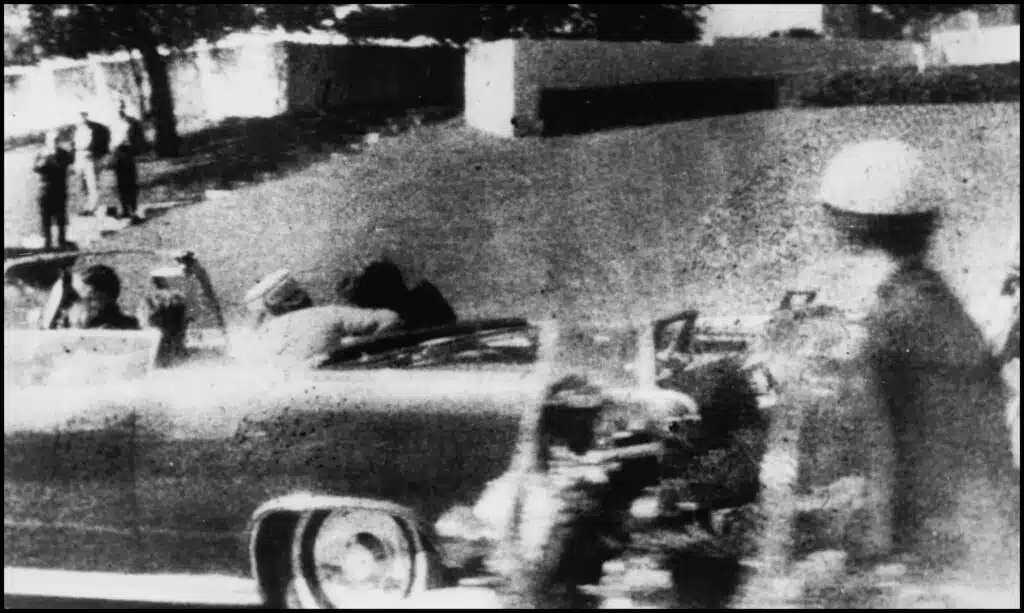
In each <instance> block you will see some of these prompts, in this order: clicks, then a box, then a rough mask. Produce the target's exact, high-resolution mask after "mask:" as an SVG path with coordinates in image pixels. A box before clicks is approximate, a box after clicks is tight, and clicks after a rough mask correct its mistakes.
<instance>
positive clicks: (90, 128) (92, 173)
mask: <svg viewBox="0 0 1024 613" xmlns="http://www.w3.org/2000/svg"><path fill="white" fill-rule="evenodd" d="M74 146H75V171H76V172H77V174H78V176H79V177H80V180H81V182H82V188H83V190H84V191H85V198H86V202H85V206H84V207H82V209H81V211H80V213H81V214H82V215H95V214H96V208H97V207H98V206H99V202H100V170H101V169H102V168H103V162H104V159H105V158H106V156H107V154H109V153H110V128H108V127H107V126H105V125H103V124H101V123H99V122H97V121H92V120H91V119H89V113H88V112H87V111H82V113H81V116H80V119H79V122H78V125H76V126H75V139H74Z"/></svg>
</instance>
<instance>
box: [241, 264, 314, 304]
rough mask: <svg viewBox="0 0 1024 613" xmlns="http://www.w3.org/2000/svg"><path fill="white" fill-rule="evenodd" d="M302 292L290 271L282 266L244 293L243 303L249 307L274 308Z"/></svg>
mask: <svg viewBox="0 0 1024 613" xmlns="http://www.w3.org/2000/svg"><path fill="white" fill-rule="evenodd" d="M300 292H302V293H304V292H303V289H302V287H301V286H300V285H299V283H298V282H297V281H296V280H295V279H294V278H293V277H292V275H291V272H290V271H289V270H288V269H286V268H282V269H281V270H278V271H275V272H273V273H271V274H269V275H267V276H266V277H264V278H263V280H261V281H260V282H259V283H257V284H256V285H254V286H253V288H252V289H250V290H249V291H248V292H246V294H245V298H244V300H245V304H246V305H248V306H249V308H250V309H254V310H262V309H264V308H266V309H270V310H275V308H276V307H279V306H281V305H283V304H286V303H287V302H288V300H289V299H290V298H292V297H293V296H295V295H296V294H298V293H300Z"/></svg>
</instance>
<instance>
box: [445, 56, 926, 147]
mask: <svg viewBox="0 0 1024 613" xmlns="http://www.w3.org/2000/svg"><path fill="white" fill-rule="evenodd" d="M919 47H920V45H918V44H917V43H912V42H908V41H869V40H854V39H841V40H795V39H786V38H773V39H746V40H744V39H733V40H721V41H718V42H716V43H715V44H713V45H704V44H697V43H692V44H668V43H651V42H641V43H607V42H598V41H565V40H563V41H556V40H547V41H536V40H503V41H497V42H492V43H481V44H476V45H473V47H472V48H471V49H470V52H469V54H468V55H467V58H466V71H465V78H466V84H465V100H466V109H465V111H466V122H467V124H468V125H470V126H473V127H475V128H477V129H479V130H482V131H484V132H488V133H491V134H495V135H499V136H513V135H514V134H515V133H516V129H515V128H514V126H513V124H516V125H518V126H520V127H521V128H522V129H523V130H524V131H526V132H532V131H535V130H536V128H537V127H538V126H539V125H540V122H541V120H542V119H543V118H542V117H541V116H540V115H541V109H540V104H541V96H542V93H543V92H544V91H545V90H549V89H556V90H573V89H577V90H578V89H588V88H603V87H617V86H624V85H637V84H649V83H672V82H684V81H700V80H710V79H743V78H753V77H772V76H779V75H786V74H800V73H808V72H812V73H813V72H819V73H820V72H833V71H838V70H843V69H849V68H866V67H874V66H916V65H918V61H919V57H920V55H921V50H920V49H919Z"/></svg>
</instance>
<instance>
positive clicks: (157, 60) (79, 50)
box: [28, 4, 334, 156]
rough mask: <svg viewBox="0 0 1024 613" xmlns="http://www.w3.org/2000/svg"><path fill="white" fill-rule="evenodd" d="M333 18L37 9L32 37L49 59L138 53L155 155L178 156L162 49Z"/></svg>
mask: <svg viewBox="0 0 1024 613" xmlns="http://www.w3.org/2000/svg"><path fill="white" fill-rule="evenodd" d="M333 15H334V5H325V4H299V5H293V4H33V5H31V7H30V9H29V26H28V32H29V34H30V36H31V38H32V40H33V41H35V42H36V43H38V44H39V45H40V47H41V48H42V50H43V51H44V52H45V53H46V54H50V55H63V56H68V57H75V58H80V57H84V56H86V55H87V54H89V53H97V52H104V51H114V50H119V49H126V50H138V51H139V52H140V54H141V55H142V59H143V64H144V66H145V69H146V72H147V73H148V75H149V81H150V84H151V89H152V93H151V95H150V107H151V110H152V113H153V118H154V122H155V124H156V128H157V139H156V140H157V143H156V145H157V147H156V149H157V153H158V154H160V155H161V156H174V155H176V154H177V152H178V148H179V146H178V145H179V139H178V135H177V130H176V127H175V124H176V121H175V116H174V102H173V96H172V95H171V91H170V82H169V78H168V74H167V63H166V60H165V59H164V58H163V56H162V55H161V53H160V50H161V49H162V48H168V49H183V48H185V47H188V46H189V45H192V44H193V43H195V42H197V41H199V40H201V39H205V40H208V41H215V40H218V39H220V38H223V37H224V36H226V35H228V34H231V33H232V32H242V31H248V30H251V29H253V28H255V27H261V26H262V27H276V26H281V27H284V28H286V29H288V30H305V29H309V28H311V27H313V26H315V25H317V24H319V23H320V22H321V21H323V20H324V19H328V18H330V17H333Z"/></svg>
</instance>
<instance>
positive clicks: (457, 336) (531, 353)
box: [321, 320, 539, 370]
mask: <svg viewBox="0 0 1024 613" xmlns="http://www.w3.org/2000/svg"><path fill="white" fill-rule="evenodd" d="M538 348H539V339H538V331H537V329H536V327H534V326H530V325H528V324H526V323H525V322H523V321H518V320H509V321H506V322H502V321H494V322H481V323H469V324H461V325H457V326H449V327H447V328H439V329H434V330H424V331H417V332H411V333H409V332H407V333H398V334H390V335H384V336H381V337H377V338H374V339H369V340H365V341H359V342H358V343H355V344H352V345H350V346H348V347H344V348H342V349H341V350H339V351H337V352H335V353H334V354H333V355H332V356H330V357H328V358H326V359H325V360H324V361H323V362H322V364H321V368H324V369H331V370H351V369H361V368H432V367H433V368H459V367H473V366H474V365H488V368H490V367H497V366H500V365H502V364H505V365H509V366H515V365H525V364H532V363H533V362H535V361H536V360H537V355H538Z"/></svg>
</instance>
